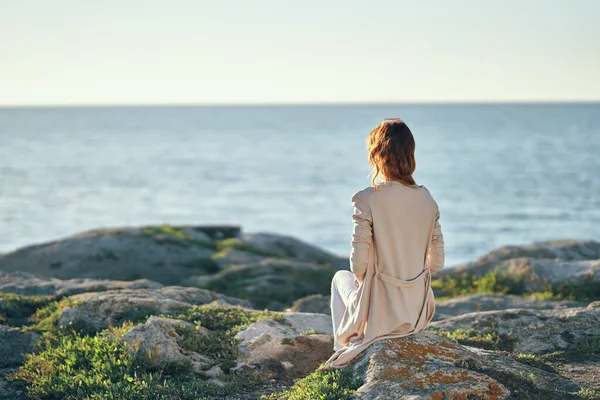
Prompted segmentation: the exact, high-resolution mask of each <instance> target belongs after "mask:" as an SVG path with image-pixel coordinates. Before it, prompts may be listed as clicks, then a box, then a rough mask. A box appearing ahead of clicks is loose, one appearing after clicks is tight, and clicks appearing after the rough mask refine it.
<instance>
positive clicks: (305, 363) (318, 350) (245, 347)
mask: <svg viewBox="0 0 600 400" xmlns="http://www.w3.org/2000/svg"><path fill="white" fill-rule="evenodd" d="M283 316H284V318H283V321H278V320H268V319H263V320H259V321H257V322H255V323H253V324H251V325H249V326H248V327H246V328H245V329H243V330H242V331H240V332H239V333H238V334H237V335H236V339H238V340H239V341H240V342H239V345H238V348H239V351H240V356H239V358H238V367H237V368H238V369H247V368H249V369H251V370H253V369H254V370H257V371H258V372H259V373H263V372H264V371H263V370H262V369H261V368H263V367H264V366H265V365H266V364H270V366H271V369H273V364H276V365H277V366H278V367H279V371H278V372H280V373H282V374H283V375H285V376H286V377H288V378H297V377H301V376H304V375H306V374H308V373H309V372H312V371H314V370H315V369H316V368H317V367H318V366H319V365H320V364H321V363H322V362H324V361H326V360H327V359H328V358H329V357H330V356H331V354H332V353H333V337H332V336H331V335H332V334H333V328H332V323H331V318H330V317H328V316H326V315H322V314H310V313H284V314H283ZM275 369H277V368H275ZM268 372H272V371H268Z"/></svg>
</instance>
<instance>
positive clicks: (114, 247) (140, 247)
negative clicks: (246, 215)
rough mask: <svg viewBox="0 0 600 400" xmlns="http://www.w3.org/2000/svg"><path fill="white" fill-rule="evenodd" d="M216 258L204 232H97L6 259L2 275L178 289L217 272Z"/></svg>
mask: <svg viewBox="0 0 600 400" xmlns="http://www.w3.org/2000/svg"><path fill="white" fill-rule="evenodd" d="M237 231H238V232H239V229H238V230H237ZM214 252H215V245H214V243H213V242H212V241H211V238H210V237H209V235H207V234H206V233H205V232H204V231H203V228H202V227H142V228H114V229H95V230H91V231H87V232H84V233H80V234H77V235H74V236H70V237H67V238H64V239H60V240H56V241H54V242H50V243H43V244H39V245H34V246H28V247H25V248H22V249H20V250H17V251H14V252H12V253H8V254H5V255H4V256H2V257H0V270H3V271H23V272H30V273H34V274H39V275H43V276H49V277H55V278H59V279H72V278H91V279H115V280H125V281H129V280H136V279H150V280H153V281H156V282H160V283H163V284H178V283H180V282H181V281H182V280H183V279H185V278H187V277H189V276H190V275H197V274H205V273H213V272H216V271H217V270H218V269H219V267H218V265H217V264H216V263H215V262H214V260H212V258H211V256H212V255H213V254H214Z"/></svg>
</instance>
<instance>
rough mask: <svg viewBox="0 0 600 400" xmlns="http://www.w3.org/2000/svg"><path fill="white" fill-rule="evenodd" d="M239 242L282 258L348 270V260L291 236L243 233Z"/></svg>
mask: <svg viewBox="0 0 600 400" xmlns="http://www.w3.org/2000/svg"><path fill="white" fill-rule="evenodd" d="M240 240H241V241H242V242H244V243H246V244H248V245H250V246H253V247H257V248H260V249H264V250H266V251H270V252H273V253H275V254H279V255H280V256H281V257H283V258H290V259H294V260H296V261H304V262H309V263H313V264H329V265H331V266H332V267H333V268H334V269H343V268H346V269H348V259H344V258H341V257H338V256H336V255H334V254H331V253H329V252H327V251H325V250H323V249H320V248H318V247H316V246H313V245H311V244H308V243H305V242H302V241H300V240H298V239H295V238H293V237H291V236H283V235H274V234H268V233H245V234H242V235H241V237H240Z"/></svg>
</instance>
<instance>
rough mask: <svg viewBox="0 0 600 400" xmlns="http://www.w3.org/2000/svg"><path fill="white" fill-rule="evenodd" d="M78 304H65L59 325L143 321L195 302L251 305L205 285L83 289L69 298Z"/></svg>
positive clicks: (86, 327) (94, 326)
mask: <svg viewBox="0 0 600 400" xmlns="http://www.w3.org/2000/svg"><path fill="white" fill-rule="evenodd" d="M68 300H69V303H73V304H75V305H74V306H71V307H64V308H63V309H62V310H61V312H60V315H59V317H58V326H59V327H68V326H73V327H75V328H76V329H79V330H82V331H84V332H88V333H93V332H97V331H100V330H102V329H105V328H107V327H108V326H109V325H110V324H112V325H120V324H122V323H123V322H124V321H128V320H130V321H142V320H146V318H148V317H149V316H151V315H158V314H165V315H167V314H177V313H180V312H182V311H184V310H186V309H188V308H189V307H191V306H192V305H202V304H209V303H212V302H215V301H217V302H220V303H221V304H223V303H225V304H230V305H236V306H237V305H239V306H242V307H249V306H250V304H249V303H248V302H246V301H244V300H240V299H235V298H231V297H227V296H224V295H222V294H218V293H214V292H211V291H208V290H204V289H198V288H191V287H182V286H167V287H164V288H160V289H124V290H111V291H107V292H95V293H82V294H78V295H75V296H71V297H69V298H68Z"/></svg>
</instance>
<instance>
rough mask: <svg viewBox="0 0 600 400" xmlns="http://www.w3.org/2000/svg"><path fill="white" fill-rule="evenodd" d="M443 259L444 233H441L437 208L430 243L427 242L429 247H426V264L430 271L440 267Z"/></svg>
mask: <svg viewBox="0 0 600 400" xmlns="http://www.w3.org/2000/svg"><path fill="white" fill-rule="evenodd" d="M436 206H437V205H436ZM444 261H445V253H444V235H443V234H442V226H441V225H440V211H439V209H438V210H437V212H436V215H435V225H434V227H433V234H432V236H431V243H430V244H429V249H427V264H428V266H429V269H430V270H431V273H434V272H436V271H439V270H440V269H442V268H443V267H444Z"/></svg>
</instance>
